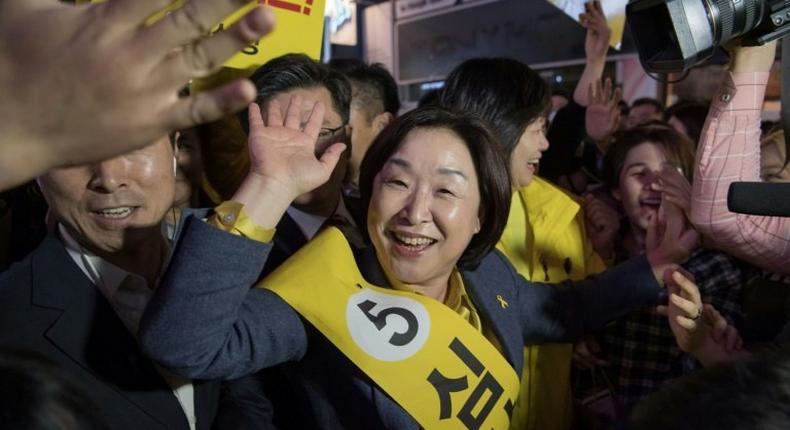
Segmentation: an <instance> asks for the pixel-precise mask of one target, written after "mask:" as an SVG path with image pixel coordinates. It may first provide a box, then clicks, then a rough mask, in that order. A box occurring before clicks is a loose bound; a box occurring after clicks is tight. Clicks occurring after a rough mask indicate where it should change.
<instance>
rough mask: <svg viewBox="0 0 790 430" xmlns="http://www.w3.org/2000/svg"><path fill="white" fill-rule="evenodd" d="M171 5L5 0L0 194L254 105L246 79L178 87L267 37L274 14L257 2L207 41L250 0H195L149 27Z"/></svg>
mask: <svg viewBox="0 0 790 430" xmlns="http://www.w3.org/2000/svg"><path fill="white" fill-rule="evenodd" d="M169 3H170V1H169V0H113V1H110V2H105V3H98V4H84V5H74V4H70V3H66V2H60V1H53V0H4V1H2V2H0V94H2V95H3V98H4V99H5V100H6V103H3V104H2V105H0V129H1V130H3V133H2V134H0V148H2V149H3V155H2V157H1V158H0V189H4V188H7V187H10V186H13V185H15V184H18V183H20V182H23V181H25V180H27V179H30V178H31V177H33V176H35V175H37V174H40V173H42V172H44V171H46V170H49V169H51V168H54V167H60V166H69V165H78V164H86V163H90V162H95V161H98V160H101V159H106V158H109V157H112V156H115V155H117V154H122V153H125V152H129V151H130V150H133V149H136V148H141V147H143V146H145V145H148V144H150V143H151V142H153V141H154V140H155V139H157V138H159V137H161V136H163V135H165V134H167V133H169V132H170V131H173V130H177V129H183V128H187V127H190V126H192V125H195V124H198V123H202V122H207V121H212V120H215V119H217V118H219V117H221V116H222V115H224V114H227V113H230V112H233V111H236V110H239V109H241V108H243V107H244V106H246V105H247V104H248V103H249V102H250V101H252V99H253V98H254V96H255V88H254V86H253V85H252V84H251V83H250V82H248V81H236V82H232V83H229V84H227V85H224V86H222V87H220V88H217V89H215V90H212V91H208V92H205V93H201V94H197V95H194V96H191V97H187V98H178V91H179V89H180V88H182V87H183V86H184V85H186V84H187V83H188V82H189V80H190V79H193V78H198V77H202V76H206V75H208V74H210V73H212V72H214V71H215V70H217V69H218V68H219V67H220V66H221V65H222V63H223V62H224V61H225V60H226V59H227V58H229V57H230V56H232V55H233V54H234V53H236V52H237V51H239V50H240V49H242V48H243V47H244V46H246V45H248V44H249V43H250V42H252V41H254V40H257V39H259V38H260V37H261V36H262V35H264V34H266V33H268V32H269V31H270V30H271V29H272V27H273V22H274V21H273V20H274V14H273V13H272V12H271V11H268V10H266V9H264V8H261V7H258V8H255V9H253V11H252V12H250V13H248V14H247V15H246V16H245V17H244V18H243V19H241V20H240V21H239V22H238V23H237V24H236V25H234V26H232V27H230V28H229V29H227V30H225V31H221V32H218V33H216V34H213V35H211V36H209V37H207V36H206V35H207V33H208V31H209V29H210V28H211V27H212V26H213V25H214V24H216V23H217V22H219V21H220V20H221V19H222V18H224V17H225V16H227V15H229V14H230V13H232V12H233V11H234V10H237V9H238V8H240V7H241V6H243V5H244V4H245V3H247V1H244V0H191V1H189V2H186V4H185V5H184V6H183V7H182V8H181V9H178V10H176V11H174V12H172V13H170V14H169V15H167V16H166V17H165V18H164V19H162V20H160V21H158V22H156V23H154V24H152V25H150V26H149V25H145V21H146V19H147V18H148V17H149V16H151V15H152V14H154V13H155V12H157V11H159V10H161V9H163V8H164V7H165V6H167V5H168V4H169ZM8 101H13V102H8Z"/></svg>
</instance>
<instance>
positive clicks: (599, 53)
mask: <svg viewBox="0 0 790 430" xmlns="http://www.w3.org/2000/svg"><path fill="white" fill-rule="evenodd" d="M584 11H585V12H584V13H582V14H579V23H580V24H581V25H582V27H584V28H586V29H587V37H586V38H585V39H584V53H585V55H586V56H587V61H602V60H605V59H606V53H607V52H608V51H609V39H610V38H611V37H612V29H611V28H609V24H607V22H606V15H605V14H604V13H603V8H602V7H601V2H600V1H591V2H587V3H585V4H584Z"/></svg>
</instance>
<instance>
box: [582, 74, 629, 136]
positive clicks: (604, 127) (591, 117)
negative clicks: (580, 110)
mask: <svg viewBox="0 0 790 430" xmlns="http://www.w3.org/2000/svg"><path fill="white" fill-rule="evenodd" d="M622 98H623V92H622V90H621V89H620V88H619V87H618V88H614V89H613V85H612V80H611V79H609V78H607V79H606V81H605V82H604V83H601V80H600V79H596V80H595V82H594V83H592V84H590V88H589V91H588V100H589V104H588V105H587V111H586V113H585V114H584V124H585V131H586V132H587V136H589V137H590V138H592V139H593V140H595V141H596V142H602V141H605V140H607V139H609V137H611V136H612V135H613V134H614V132H615V131H617V127H618V125H619V124H620V105H619V103H620V100H622Z"/></svg>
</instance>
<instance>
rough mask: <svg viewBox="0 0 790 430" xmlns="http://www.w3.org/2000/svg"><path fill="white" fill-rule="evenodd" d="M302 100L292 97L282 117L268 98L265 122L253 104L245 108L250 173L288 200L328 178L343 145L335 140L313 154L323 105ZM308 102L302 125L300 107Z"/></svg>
mask: <svg viewBox="0 0 790 430" xmlns="http://www.w3.org/2000/svg"><path fill="white" fill-rule="evenodd" d="M303 103H304V102H303V100H302V97H300V96H294V97H292V98H291V100H290V103H289V104H288V106H287V108H286V109H285V116H283V114H282V108H281V106H280V103H279V102H278V101H277V100H272V101H271V102H269V104H268V109H266V120H265V121H264V119H263V117H262V116H261V111H260V108H259V107H258V105H256V104H255V103H253V104H251V105H250V108H249V123H250V134H249V139H248V144H249V150H250V175H254V176H257V177H259V178H261V179H263V180H265V181H266V182H270V183H272V184H274V185H276V186H277V188H278V189H279V190H280V192H282V193H287V195H288V196H289V197H290V198H291V200H293V199H294V198H296V197H297V196H299V195H301V194H304V193H306V192H309V191H312V190H314V189H316V188H318V187H319V186H321V185H323V184H324V183H325V182H326V181H327V180H329V177H330V176H331V175H332V170H334V168H335V165H336V164H337V162H338V160H339V159H340V154H342V153H343V150H345V148H346V145H345V144H343V143H335V144H333V145H331V146H330V147H329V148H327V149H326V150H325V151H324V152H323V153H321V154H317V153H316V142H317V141H318V133H319V132H320V130H321V123H322V121H323V120H324V109H325V106H324V105H323V103H321V102H318V103H314V104H312V103H307V104H303ZM310 104H312V107H311V112H310V116H309V118H308V119H307V122H306V123H305V124H304V125H302V122H301V114H302V109H303V108H304V107H305V106H309V105H310Z"/></svg>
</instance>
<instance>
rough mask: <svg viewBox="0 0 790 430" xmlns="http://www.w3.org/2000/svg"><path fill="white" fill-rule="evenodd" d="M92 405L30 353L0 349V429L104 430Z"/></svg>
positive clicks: (49, 365) (46, 361)
mask: <svg viewBox="0 0 790 430" xmlns="http://www.w3.org/2000/svg"><path fill="white" fill-rule="evenodd" d="M96 410H97V409H96V406H95V405H94V404H93V402H91V401H90V399H89V398H88V397H86V396H85V395H84V394H83V393H82V392H81V391H79V389H78V388H77V387H76V386H75V385H74V384H73V382H72V381H71V380H70V379H69V376H68V375H67V373H66V372H65V371H64V370H63V369H61V368H60V367H58V366H57V365H55V364H54V363H53V362H51V361H50V360H49V359H47V358H45V357H44V356H42V355H41V354H38V353H34V352H27V351H21V350H16V349H10V348H7V347H3V348H0V427H2V428H12V429H16V430H64V429H80V430H83V429H84V430H104V429H109V427H108V426H107V425H106V424H105V423H104V422H102V420H101V419H100V418H99V417H98V416H97V415H96V412H95V411H96Z"/></svg>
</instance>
